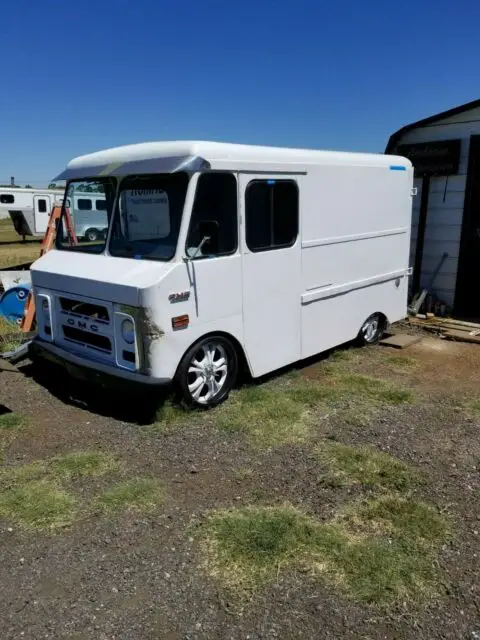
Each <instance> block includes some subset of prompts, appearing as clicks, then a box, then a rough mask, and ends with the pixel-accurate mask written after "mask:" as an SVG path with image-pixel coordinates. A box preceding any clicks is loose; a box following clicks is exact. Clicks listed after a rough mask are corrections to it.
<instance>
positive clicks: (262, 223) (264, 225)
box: [245, 180, 298, 251]
mask: <svg viewBox="0 0 480 640" xmlns="http://www.w3.org/2000/svg"><path fill="white" fill-rule="evenodd" d="M245 226H246V240H247V246H248V248H249V249H250V251H268V250H270V249H280V248H282V247H291V246H292V245H293V244H295V240H296V239H297V235H298V186H297V183H296V182H294V181H293V180H253V181H252V182H250V183H249V184H248V186H247V189H246V191H245Z"/></svg>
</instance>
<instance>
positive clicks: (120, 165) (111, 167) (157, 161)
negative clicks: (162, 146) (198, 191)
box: [53, 156, 210, 181]
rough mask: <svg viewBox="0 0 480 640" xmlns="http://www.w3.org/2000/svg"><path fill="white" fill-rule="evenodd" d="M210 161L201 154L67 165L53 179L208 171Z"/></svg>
mask: <svg viewBox="0 0 480 640" xmlns="http://www.w3.org/2000/svg"><path fill="white" fill-rule="evenodd" d="M208 169H210V163H209V162H207V160H205V158H201V157H200V156H170V157H165V158H148V159H146V160H132V161H130V162H117V163H112V164H94V165H87V166H81V167H67V168H66V169H65V170H64V171H62V172H61V173H59V174H58V176H56V177H55V178H53V180H55V181H56V180H74V179H75V178H98V177H106V176H127V175H128V176H131V175H136V174H139V173H176V172H179V171H207V170H208Z"/></svg>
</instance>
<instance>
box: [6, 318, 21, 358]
mask: <svg viewBox="0 0 480 640" xmlns="http://www.w3.org/2000/svg"><path fill="white" fill-rule="evenodd" d="M24 338H25V335H24V334H23V332H22V331H20V328H19V326H18V325H17V324H15V323H13V322H7V320H5V318H3V317H1V316H0V353H6V352H7V351H13V350H14V349H16V348H17V347H18V346H19V345H20V344H21V343H22V341H23V339H24Z"/></svg>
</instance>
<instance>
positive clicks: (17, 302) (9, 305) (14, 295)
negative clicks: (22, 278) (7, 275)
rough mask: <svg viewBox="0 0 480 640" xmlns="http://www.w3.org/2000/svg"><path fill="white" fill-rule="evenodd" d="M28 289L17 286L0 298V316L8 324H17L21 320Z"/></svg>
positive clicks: (24, 286) (26, 286) (23, 286)
mask: <svg viewBox="0 0 480 640" xmlns="http://www.w3.org/2000/svg"><path fill="white" fill-rule="evenodd" d="M29 292H30V287H29V286H28V285H19V286H17V287H12V288H11V289H7V291H5V293H3V294H2V296H1V297H0V316H2V317H3V318H5V319H6V320H8V321H9V322H16V323H18V322H19V321H20V320H21V319H22V318H23V312H24V309H25V304H26V302H27V298H28V294H29Z"/></svg>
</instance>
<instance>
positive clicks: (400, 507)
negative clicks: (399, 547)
mask: <svg viewBox="0 0 480 640" xmlns="http://www.w3.org/2000/svg"><path fill="white" fill-rule="evenodd" d="M346 514H347V515H346V517H347V518H348V517H349V516H348V514H350V515H351V516H353V517H352V520H351V524H352V525H353V526H355V523H356V524H357V525H358V524H360V527H363V528H365V529H366V530H367V531H370V532H372V531H374V532H375V531H377V532H378V531H380V532H384V533H386V534H389V535H391V536H395V537H396V539H397V540H399V541H401V542H402V543H403V544H404V546H405V545H406V546H411V545H421V546H426V547H432V546H434V545H436V544H437V543H438V542H439V541H440V540H442V539H443V538H445V536H446V535H447V533H448V524H447V522H446V520H445V518H444V517H443V516H441V515H440V514H439V513H438V511H436V510H435V509H434V508H432V507H430V506H429V505H427V504H424V503H423V502H417V501H415V500H411V499H408V498H403V497H399V496H393V495H389V496H382V497H380V498H376V499H374V500H369V501H367V502H365V503H360V504H358V505H354V506H353V507H351V508H350V509H347V510H346Z"/></svg>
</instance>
